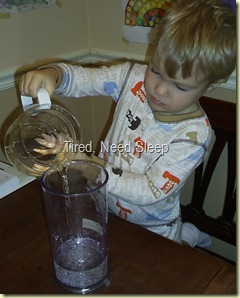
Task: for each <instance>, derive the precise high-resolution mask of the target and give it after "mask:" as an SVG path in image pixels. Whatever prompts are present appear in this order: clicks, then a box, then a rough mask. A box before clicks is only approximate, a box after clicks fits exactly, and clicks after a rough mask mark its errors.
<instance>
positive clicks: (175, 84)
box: [20, 0, 236, 246]
mask: <svg viewBox="0 0 240 298" xmlns="http://www.w3.org/2000/svg"><path fill="white" fill-rule="evenodd" d="M235 63H236V16H235V12H234V10H232V9H230V8H229V7H228V6H226V5H225V4H223V3H222V2H221V1H220V0H206V1H199V0H191V1H189V0H187V1H185V0H183V1H179V3H178V4H176V5H175V6H174V7H173V8H171V9H169V11H168V12H167V13H166V15H165V16H164V17H163V18H162V20H161V22H160V25H159V32H158V36H157V39H156V46H155V52H154V54H153V56H152V59H151V62H150V64H149V65H148V67H147V66H145V65H140V64H137V63H136V64H131V63H128V62H126V63H122V64H119V65H113V66H111V67H102V68H98V69H93V68H83V67H80V66H73V65H68V64H64V63H59V64H52V65H48V66H46V67H45V68H42V69H40V70H36V71H31V72H28V73H26V74H25V75H23V76H22V78H21V80H20V91H21V93H22V94H23V95H31V96H32V97H36V94H37V90H38V89H39V88H40V87H43V88H46V89H47V90H48V92H49V94H50V96H51V95H52V94H53V93H54V92H55V93H56V94H58V95H61V96H67V97H83V96H95V95H109V96H111V97H112V98H113V99H114V100H115V101H116V102H117V107H116V110H115V114H114V118H113V123H112V125H111V128H110V130H109V132H108V134H107V137H106V139H105V142H104V145H102V148H101V150H100V154H99V157H96V156H92V157H91V159H92V160H93V161H94V162H97V163H99V164H101V165H103V166H104V167H105V168H106V169H107V171H108V173H109V183H108V192H109V201H108V205H109V210H110V211H111V212H113V213H115V214H116V215H118V216H121V217H123V218H124V219H126V220H129V221H131V222H133V223H135V224H138V225H140V226H142V227H144V228H146V229H148V230H150V231H153V232H155V233H158V234H161V235H163V236H165V237H168V238H169V239H172V240H174V241H177V242H179V243H181V242H182V241H185V242H187V243H189V245H190V246H195V245H198V246H207V245H209V244H210V237H209V236H208V235H207V234H204V233H202V232H200V231H199V230H198V229H197V228H196V227H195V226H193V225H191V224H188V223H187V224H186V225H185V224H183V225H182V222H181V213H180V202H179V197H180V192H181V188H182V187H183V185H184V183H185V181H186V179H187V178H188V177H189V175H190V174H191V173H192V172H193V171H194V169H195V168H196V167H197V166H198V165H199V164H200V163H201V162H202V161H203V160H204V158H205V155H206V152H207V148H208V145H209V142H210V139H211V135H212V130H211V127H210V124H209V122H208V119H207V116H206V114H205V113H204V111H203V110H202V108H201V106H200V105H199V102H198V100H199V98H200V97H201V96H202V94H203V93H205V92H206V91H210V90H213V89H214V88H216V87H217V86H218V85H219V84H220V83H222V82H226V81H227V79H228V77H229V75H230V74H231V73H232V72H233V70H234V68H235ZM44 142H45V143H44ZM42 143H44V144H45V145H46V148H48V145H47V141H46V140H45V139H44V137H43V140H42ZM56 144H57V143H56ZM51 145H52V144H51ZM50 147H51V146H49V148H50ZM116 148H117V149H116ZM49 150H56V148H55V149H54V148H53V149H52V148H51V149H46V152H45V153H47V152H49ZM51 152H53V151H51ZM42 153H43V154H45V153H44V151H42ZM79 157H80V158H81V159H89V157H88V156H87V155H85V154H83V153H82V154H80V156H79Z"/></svg>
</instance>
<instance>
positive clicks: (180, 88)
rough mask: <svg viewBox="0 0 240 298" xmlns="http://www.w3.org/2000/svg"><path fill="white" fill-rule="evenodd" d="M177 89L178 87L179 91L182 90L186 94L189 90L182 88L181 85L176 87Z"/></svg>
mask: <svg viewBox="0 0 240 298" xmlns="http://www.w3.org/2000/svg"><path fill="white" fill-rule="evenodd" d="M176 87H177V88H178V90H180V91H183V92H186V91H187V88H184V87H181V86H179V85H176Z"/></svg>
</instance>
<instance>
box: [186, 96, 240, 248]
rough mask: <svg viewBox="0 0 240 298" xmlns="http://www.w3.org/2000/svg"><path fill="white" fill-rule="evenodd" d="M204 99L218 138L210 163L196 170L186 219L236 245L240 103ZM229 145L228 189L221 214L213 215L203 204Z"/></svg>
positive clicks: (206, 110) (210, 233)
mask: <svg viewBox="0 0 240 298" xmlns="http://www.w3.org/2000/svg"><path fill="white" fill-rule="evenodd" d="M200 103H201V105H202V107H203V109H204V110H205V112H206V114H207V115H208V117H209V120H210V123H211V125H212V127H213V129H214V131H215V136H216V139H215V143H214V145H213V147H212V150H211V152H210V153H209V158H208V159H207V161H206V164H204V163H202V164H201V165H199V166H198V168H197V169H196V170H195V174H194V184H193V193H192V198H191V202H190V203H189V204H188V205H186V206H183V205H182V206H181V209H182V219H183V222H186V221H188V222H191V223H193V224H194V225H196V226H197V227H198V228H199V229H200V230H201V231H204V232H206V233H208V234H209V235H212V236H214V237H216V238H218V239H221V240H223V241H225V242H227V243H230V244H232V245H236V223H235V221H234V216H235V213H236V104H234V103H230V102H226V101H221V100H216V99H213V98H208V97H202V98H201V100H200ZM225 145H227V148H228V156H227V184H226V185H227V186H226V193H225V199H224V205H223V208H222V213H221V215H220V216H219V217H218V218H213V217H211V216H209V215H207V214H206V212H205V211H204V209H203V205H204V202H205V198H206V193H207V190H208V187H209V184H210V181H211V178H212V175H213V172H214V169H215V167H216V165H217V163H218V161H219V158H220V156H221V154H222V152H223V149H224V147H225ZM217 202H218V198H217V197H216V203H217Z"/></svg>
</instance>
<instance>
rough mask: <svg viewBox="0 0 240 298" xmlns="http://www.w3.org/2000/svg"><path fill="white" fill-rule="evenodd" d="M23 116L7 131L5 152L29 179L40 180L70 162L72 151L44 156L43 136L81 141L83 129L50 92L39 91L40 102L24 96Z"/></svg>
mask: <svg viewBox="0 0 240 298" xmlns="http://www.w3.org/2000/svg"><path fill="white" fill-rule="evenodd" d="M21 100H22V104H23V109H24V113H23V114H22V115H21V116H20V117H18V118H17V119H16V120H15V121H14V122H13V123H12V125H11V126H10V127H9V128H8V130H7V132H6V135H5V139H4V150H5V153H6V156H7V158H8V160H9V161H10V162H11V164H12V165H13V166H15V167H16V168H17V169H18V170H19V171H20V172H23V173H24V174H26V175H29V176H35V177H41V176H42V174H43V173H44V172H45V171H46V169H47V168H49V167H51V166H53V165H54V164H57V163H62V162H65V161H67V160H68V159H70V156H71V154H72V152H71V151H69V150H64V148H63V147H62V148H61V150H59V151H58V152H55V153H54V154H41V153H38V152H37V151H38V150H41V149H44V148H45V149H46V147H44V146H43V145H41V142H39V141H37V140H41V139H42V138H43V136H47V137H50V138H51V137H56V135H58V136H61V138H62V143H63V144H66V145H67V144H68V142H69V141H70V140H71V142H73V143H81V142H82V131H81V127H80V125H79V123H78V121H77V120H76V118H75V117H74V116H73V115H72V114H71V113H70V112H69V111H68V110H66V109H65V108H63V107H60V106H58V105H54V104H52V103H51V100H50V98H49V94H48V92H47V91H46V90H45V89H43V88H40V89H39V91H38V103H37V104H33V100H32V98H30V97H25V96H22V97H21Z"/></svg>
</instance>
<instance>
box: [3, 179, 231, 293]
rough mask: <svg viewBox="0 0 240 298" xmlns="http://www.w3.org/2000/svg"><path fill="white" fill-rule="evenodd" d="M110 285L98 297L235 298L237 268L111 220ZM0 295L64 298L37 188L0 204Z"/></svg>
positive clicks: (30, 187)
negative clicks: (207, 297)
mask: <svg viewBox="0 0 240 298" xmlns="http://www.w3.org/2000/svg"><path fill="white" fill-rule="evenodd" d="M108 233H109V268H110V280H111V283H110V285H109V286H108V287H103V288H101V289H99V290H98V291H97V292H96V294H234V293H236V267H235V266H232V265H230V264H228V263H225V262H224V261H222V260H220V259H217V258H215V257H213V256H210V255H207V254H205V253H203V252H201V251H197V250H196V249H192V248H189V247H185V246H182V245H179V244H176V243H174V242H173V241H170V240H168V239H165V238H163V237H161V236H158V235H156V234H154V233H152V232H149V231H147V230H145V229H143V228H141V227H138V226H137V225H134V224H131V223H129V222H127V221H125V220H123V219H121V218H118V217H116V216H114V215H111V214H110V215H109V230H108ZM0 293H3V294H66V293H67V292H66V291H65V290H63V289H62V288H61V287H60V286H58V285H57V284H56V282H55V280H54V278H53V265H52V258H51V251H50V246H49V241H48V233H47V227H46V222H45V215H44V211H43V203H42V192H41V186H40V183H39V182H38V181H34V182H31V183H30V184H28V185H27V186H24V187H23V188H21V189H19V190H18V191H16V192H14V193H12V194H11V195H9V196H7V197H5V198H3V199H1V200H0Z"/></svg>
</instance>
